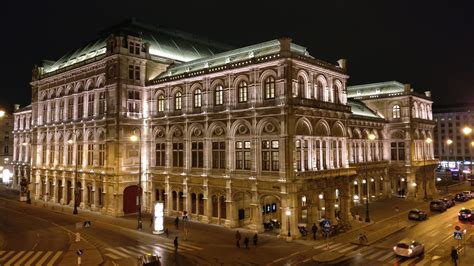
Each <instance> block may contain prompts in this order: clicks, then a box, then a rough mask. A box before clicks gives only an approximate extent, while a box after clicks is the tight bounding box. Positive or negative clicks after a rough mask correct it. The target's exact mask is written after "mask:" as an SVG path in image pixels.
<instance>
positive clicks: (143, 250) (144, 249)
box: [135, 246, 150, 253]
mask: <svg viewBox="0 0 474 266" xmlns="http://www.w3.org/2000/svg"><path fill="white" fill-rule="evenodd" d="M135 249H138V250H140V251H141V252H145V253H149V252H150V249H149V248H147V247H146V246H135Z"/></svg>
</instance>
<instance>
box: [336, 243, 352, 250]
mask: <svg viewBox="0 0 474 266" xmlns="http://www.w3.org/2000/svg"><path fill="white" fill-rule="evenodd" d="M350 245H351V244H350V243H345V244H343V245H340V246H338V247H336V248H332V247H331V250H332V251H338V250H340V249H342V248H346V247H347V246H350Z"/></svg>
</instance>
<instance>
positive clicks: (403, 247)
mask: <svg viewBox="0 0 474 266" xmlns="http://www.w3.org/2000/svg"><path fill="white" fill-rule="evenodd" d="M393 252H394V253H395V254H396V255H398V256H402V257H408V258H411V257H415V256H418V255H421V254H423V252H425V246H424V245H423V244H421V243H420V242H417V241H415V240H409V239H404V240H402V241H400V242H398V244H397V245H395V246H394V247H393Z"/></svg>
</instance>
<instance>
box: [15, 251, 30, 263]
mask: <svg viewBox="0 0 474 266" xmlns="http://www.w3.org/2000/svg"><path fill="white" fill-rule="evenodd" d="M33 253H34V251H28V252H27V253H26V254H25V256H23V258H21V259H20V260H19V261H17V262H16V263H15V265H21V264H22V263H23V261H25V260H26V259H28V257H30V256H31V255H33Z"/></svg>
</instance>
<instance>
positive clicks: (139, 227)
mask: <svg viewBox="0 0 474 266" xmlns="http://www.w3.org/2000/svg"><path fill="white" fill-rule="evenodd" d="M136 131H138V134H139V135H138V136H137V135H135V132H136ZM130 140H131V141H133V142H136V141H138V196H137V201H138V202H137V209H138V218H137V219H138V220H137V230H142V152H141V143H142V142H141V140H142V131H141V130H140V128H136V129H135V130H134V131H133V135H132V136H130Z"/></svg>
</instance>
